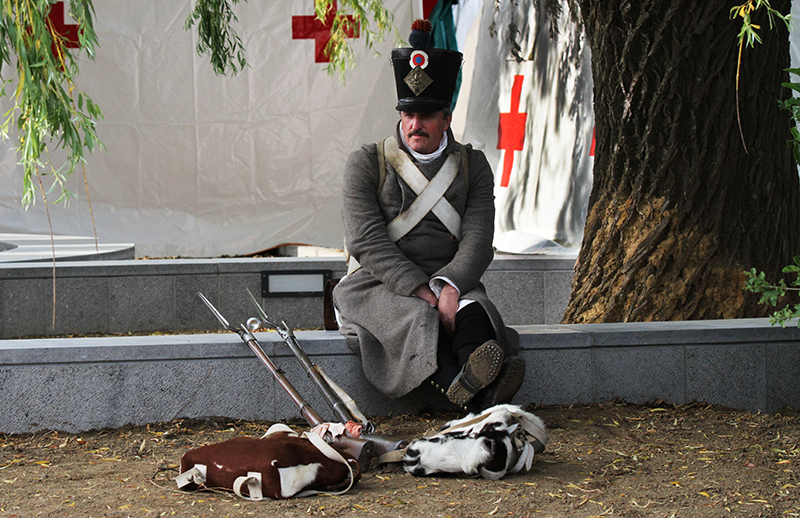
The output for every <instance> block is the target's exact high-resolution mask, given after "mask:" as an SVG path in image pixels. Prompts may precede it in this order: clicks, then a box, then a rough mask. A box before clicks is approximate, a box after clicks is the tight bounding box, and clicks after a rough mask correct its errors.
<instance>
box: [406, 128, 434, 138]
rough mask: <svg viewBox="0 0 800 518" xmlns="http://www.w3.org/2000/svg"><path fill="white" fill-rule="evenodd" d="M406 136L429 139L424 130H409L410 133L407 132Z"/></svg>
mask: <svg viewBox="0 0 800 518" xmlns="http://www.w3.org/2000/svg"><path fill="white" fill-rule="evenodd" d="M408 136H409V137H425V138H430V137H431V136H430V135H428V132H427V131H425V130H424V129H415V130H411V131H410V132H408Z"/></svg>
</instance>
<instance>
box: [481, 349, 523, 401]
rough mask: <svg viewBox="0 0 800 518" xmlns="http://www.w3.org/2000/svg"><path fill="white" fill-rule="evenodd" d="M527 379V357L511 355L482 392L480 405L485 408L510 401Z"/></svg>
mask: <svg viewBox="0 0 800 518" xmlns="http://www.w3.org/2000/svg"><path fill="white" fill-rule="evenodd" d="M524 379H525V359H524V358H521V357H519V356H510V357H508V358H506V361H504V362H503V368H502V370H501V371H500V374H499V375H498V376H497V379H496V380H494V383H492V384H491V385H489V387H488V388H487V389H486V390H484V391H483V393H481V397H480V398H479V399H480V407H481V410H485V409H487V408H489V407H493V406H495V405H500V404H503V403H510V402H511V399H512V398H513V397H514V394H516V393H517V392H518V391H519V389H520V388H521V387H522V382H523V380H524Z"/></svg>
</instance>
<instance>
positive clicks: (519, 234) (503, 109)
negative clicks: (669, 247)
mask: <svg viewBox="0 0 800 518" xmlns="http://www.w3.org/2000/svg"><path fill="white" fill-rule="evenodd" d="M190 4H191V2H190V0H179V1H174V2H157V1H155V0H143V1H140V2H122V1H120V0H107V1H105V2H97V3H96V8H97V21H96V23H97V26H96V29H97V32H98V35H99V38H100V44H101V47H100V48H99V49H98V52H97V59H96V61H94V62H86V63H85V64H84V66H83V67H82V74H81V77H80V79H79V81H80V84H79V86H80V88H82V89H83V90H85V91H86V92H87V93H89V94H90V95H91V96H92V97H93V99H94V100H95V102H97V103H98V104H99V105H100V106H101V108H102V109H103V113H104V115H105V120H104V121H101V122H100V124H99V130H98V133H99V135H100V137H101V139H102V140H103V142H104V143H105V144H106V146H107V148H108V150H107V152H105V153H96V154H95V155H92V156H90V157H89V159H88V166H87V172H88V177H89V187H90V193H91V200H92V207H93V209H94V216H95V221H96V223H97V229H98V235H99V238H100V239H101V241H103V242H106V243H108V242H133V243H134V244H135V245H136V251H137V255H139V256H144V255H150V256H173V255H180V256H185V257H204V256H219V255H226V254H227V255H234V254H245V253H251V252H256V251H259V250H263V249H266V248H271V247H273V246H277V245H280V244H284V243H293V242H294V243H308V244H314V245H322V246H329V247H340V246H341V243H342V229H341V218H340V214H339V213H340V191H341V178H342V168H343V165H344V162H345V159H346V157H347V155H348V154H349V153H350V152H351V151H352V150H353V149H356V148H357V147H358V146H360V145H361V144H362V143H365V142H374V141H375V140H377V139H378V138H382V137H384V136H386V135H388V134H390V133H391V132H392V131H393V128H394V125H395V123H396V121H397V114H396V112H395V110H394V105H395V89H394V83H393V79H392V72H391V68H390V66H389V64H388V56H389V53H390V49H391V48H392V47H393V46H394V42H393V41H391V40H390V41H387V42H385V43H384V44H382V45H380V46H379V50H380V51H381V53H382V57H378V58H376V57H374V56H373V54H372V53H371V52H370V51H367V50H366V49H365V48H364V44H363V38H362V39H361V40H355V41H354V42H353V48H354V50H355V54H356V60H357V61H358V63H359V64H358V66H357V68H356V69H354V70H350V71H348V74H347V83H346V85H344V86H342V85H341V84H340V82H339V80H338V79H337V78H334V77H330V76H328V75H327V74H326V72H325V71H324V66H325V65H324V64H322V63H314V42H313V40H294V39H292V22H291V19H292V16H301V15H311V14H312V13H313V0H294V1H292V2H270V1H263V0H251V1H250V2H248V3H244V4H239V5H238V6H236V12H237V14H238V15H239V19H240V23H239V25H238V26H237V29H238V31H239V33H240V35H241V36H242V38H243V40H244V45H245V47H246V49H247V55H248V60H249V61H250V63H251V68H249V69H246V70H245V71H244V72H242V73H241V74H240V75H239V76H237V77H235V78H230V77H222V76H215V75H214V73H213V71H212V70H211V66H210V64H209V63H208V59H207V58H206V57H198V56H197V55H196V53H195V50H194V46H195V42H196V39H195V35H194V32H189V31H185V30H184V29H183V24H184V22H185V20H186V17H187V16H188V14H189V10H190ZM385 4H386V6H387V7H388V8H389V9H390V10H391V11H392V12H393V13H394V15H395V20H396V25H397V27H398V28H399V29H400V32H401V36H402V37H406V36H407V34H405V33H404V31H405V30H406V28H407V27H409V26H410V21H411V9H412V6H411V4H412V2H409V1H408V0H385ZM513 4H514V3H513V2H502V3H501V4H500V9H499V10H498V11H495V8H494V7H495V4H494V1H483V0H462V1H461V4H460V6H459V7H458V11H457V19H458V21H459V23H461V26H460V27H459V30H458V33H459V37H460V42H459V44H460V45H462V46H463V51H464V54H465V65H464V77H463V83H462V90H461V96H460V99H459V103H458V105H457V106H456V110H455V114H454V122H453V125H454V131H455V132H456V136H457V137H459V138H461V140H463V141H464V142H472V143H473V144H475V145H476V147H478V148H480V149H483V150H484V152H485V153H486V154H487V157H488V158H489V161H490V163H491V164H492V166H493V168H494V170H495V184H496V187H495V194H496V197H497V213H498V217H497V222H496V227H497V232H496V235H497V236H498V239H497V240H496V245H498V246H499V247H500V248H501V249H505V250H507V251H520V249H521V248H524V245H526V244H527V243H531V242H536V239H535V238H531V237H530V236H534V237H535V236H538V237H541V238H546V239H557V240H558V241H559V242H560V243H562V244H565V245H567V246H573V247H577V246H579V244H580V240H581V237H582V233H583V224H584V218H585V210H586V205H587V203H588V196H589V192H590V190H591V168H592V163H593V159H592V157H591V156H590V147H591V140H592V130H593V127H594V116H593V113H592V86H591V72H590V67H589V62H590V58H589V52H588V45H586V42H585V41H584V39H583V37H582V35H581V34H580V31H578V30H577V29H576V28H575V27H574V26H573V25H572V24H571V22H569V21H568V19H567V18H568V15H567V12H568V10H567V9H566V8H565V13H564V16H563V17H562V19H561V20H559V27H561V33H560V36H559V38H558V39H557V40H551V39H550V38H549V36H548V27H547V25H546V23H545V22H544V21H543V20H542V18H541V17H540V16H538V15H537V13H536V12H535V11H534V10H533V9H532V8H529V6H524V7H515V6H514V5H513ZM793 11H795V15H796V16H795V20H798V19H800V15H798V14H797V12H798V11H800V9H799V8H798V2H793ZM473 20H474V23H473ZM512 20H513V21H514V22H515V23H516V25H517V26H518V27H519V28H520V31H521V33H520V35H519V36H518V37H517V41H518V43H519V44H520V47H521V49H520V51H521V54H522V55H523V56H524V57H525V59H524V60H523V61H520V62H518V61H515V60H513V59H510V56H511V54H510V46H509V43H508V38H507V32H506V31H507V26H508V23H509V22H510V21H512ZM493 22H494V24H495V26H496V28H497V30H498V35H496V36H492V35H491V34H490V32H489V26H490V25H491V24H492V23H493ZM795 23H797V22H795ZM799 41H800V31H797V30H795V31H793V33H792V35H791V46H792V56H793V66H800V65H799V64H798V61H797V60H798V59H800V58H797V56H798V55H800V52H799V51H798V48H800V44H799V43H798V42H799ZM517 75H521V76H523V82H522V88H521V91H520V106H519V112H521V113H526V114H527V120H526V122H525V135H524V143H523V149H522V150H521V151H513V153H514V167H513V169H512V171H511V175H510V180H509V184H508V186H507V187H504V186H501V185H500V182H501V179H502V171H503V162H504V158H505V155H506V154H507V153H509V151H507V150H500V149H497V145H498V121H499V118H500V114H501V113H508V112H509V111H510V110H511V90H512V85H513V83H514V77H515V76H517ZM16 161H17V159H16V156H15V155H14V153H13V151H11V150H10V149H9V144H6V145H5V146H3V147H2V148H0V233H47V232H48V226H47V219H46V215H45V211H44V207H43V204H42V203H41V201H39V202H37V204H36V205H35V206H34V207H32V208H31V209H29V210H28V211H27V212H26V211H24V210H23V209H22V208H21V206H20V199H21V189H22V174H21V170H20V168H19V167H18V166H17V165H16ZM70 188H71V190H73V191H74V192H76V193H77V195H78V199H77V200H76V201H73V202H72V204H71V206H70V207H69V208H66V209H65V208H63V207H61V206H51V213H52V219H53V227H54V231H55V232H56V233H57V234H62V235H83V236H90V235H92V223H91V219H90V215H89V210H88V206H87V203H86V195H85V192H84V188H83V179H82V175H81V174H80V173H76V174H75V175H74V176H73V177H72V178H71V180H70ZM503 235H505V236H511V239H505V240H504V239H502V237H503ZM526 236H528V237H526ZM514 241H516V242H517V243H519V246H516V247H515V246H514V244H513V242H514ZM510 242H511V244H509V243H510ZM501 243H502V245H501Z"/></svg>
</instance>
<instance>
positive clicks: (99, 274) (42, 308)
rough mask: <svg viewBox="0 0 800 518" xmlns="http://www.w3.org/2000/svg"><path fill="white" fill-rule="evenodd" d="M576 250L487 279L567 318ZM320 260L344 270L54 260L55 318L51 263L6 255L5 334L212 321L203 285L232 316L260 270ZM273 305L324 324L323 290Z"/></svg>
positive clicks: (491, 272) (263, 263) (513, 319)
mask: <svg viewBox="0 0 800 518" xmlns="http://www.w3.org/2000/svg"><path fill="white" fill-rule="evenodd" d="M574 263H575V256H574V255H566V256H544V255H542V256H510V255H503V256H497V257H496V258H495V260H494V261H493V262H492V264H491V266H490V267H489V269H488V270H487V271H486V273H485V275H484V277H483V282H484V284H485V285H486V289H487V291H488V293H489V296H490V297H491V298H492V300H493V301H494V302H495V304H496V305H497V307H498V309H499V310H500V313H501V314H502V315H503V318H504V319H505V321H506V323H507V324H508V325H523V324H552V323H558V322H559V321H560V320H561V315H562V314H563V312H564V309H565V308H566V306H567V301H568V300H569V294H570V284H571V282H572V270H573V265H574ZM287 270H288V271H297V272H302V271H307V270H324V271H328V272H330V273H331V276H332V278H334V279H338V278H340V277H341V276H342V275H344V273H345V271H346V268H345V262H344V259H343V258H342V257H317V258H297V257H292V258H288V257H279V258H258V259H242V258H232V259H173V260H170V259H163V260H146V261H135V260H120V261H84V262H63V263H58V265H57V267H56V297H57V300H56V311H55V313H56V322H55V327H53V325H52V316H53V313H52V304H53V280H52V275H53V270H52V265H50V264H45V263H42V264H37V263H3V264H0V338H25V337H40V336H54V335H87V334H108V333H117V334H121V333H153V332H158V331H173V332H174V331H182V330H192V331H199V330H208V331H213V330H214V329H216V328H217V322H216V320H215V319H214V317H213V316H212V315H211V313H210V312H209V311H208V309H207V308H206V307H205V306H204V305H203V303H202V302H201V301H200V299H199V298H198V297H197V292H198V291H202V292H203V294H205V295H206V296H207V297H208V298H209V300H211V302H213V303H214V305H215V306H217V308H219V310H220V311H221V312H222V314H223V315H225V316H226V317H227V318H228V319H229V320H231V321H241V322H244V321H245V320H247V318H248V317H251V316H253V314H254V311H253V307H252V303H251V301H250V299H249V298H248V296H247V293H246V291H245V288H247V289H249V290H250V291H251V292H252V293H253V294H254V295H256V296H257V297H258V295H259V294H260V293H261V273H262V272H264V271H287ZM261 303H262V305H263V307H264V309H265V310H266V311H267V313H268V314H269V315H271V316H273V317H274V318H278V319H281V320H285V321H286V322H288V323H289V325H291V326H292V327H294V328H295V329H314V328H316V329H321V328H322V327H323V305H322V296H300V297H289V296H287V297H269V298H264V299H261Z"/></svg>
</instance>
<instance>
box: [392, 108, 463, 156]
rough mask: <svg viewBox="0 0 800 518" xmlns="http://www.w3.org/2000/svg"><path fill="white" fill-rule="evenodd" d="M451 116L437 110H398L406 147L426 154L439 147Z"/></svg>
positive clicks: (448, 126)
mask: <svg viewBox="0 0 800 518" xmlns="http://www.w3.org/2000/svg"><path fill="white" fill-rule="evenodd" d="M451 120H452V117H445V116H444V112H443V111H438V112H431V113H425V112H400V131H402V132H403V135H404V136H405V137H406V142H408V147H410V148H411V149H413V150H414V151H416V152H417V153H422V154H423V155H428V154H430V153H433V152H434V151H436V150H437V149H439V144H440V143H441V142H442V137H443V136H444V132H445V131H447V130H448V129H449V128H450V121H451Z"/></svg>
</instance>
